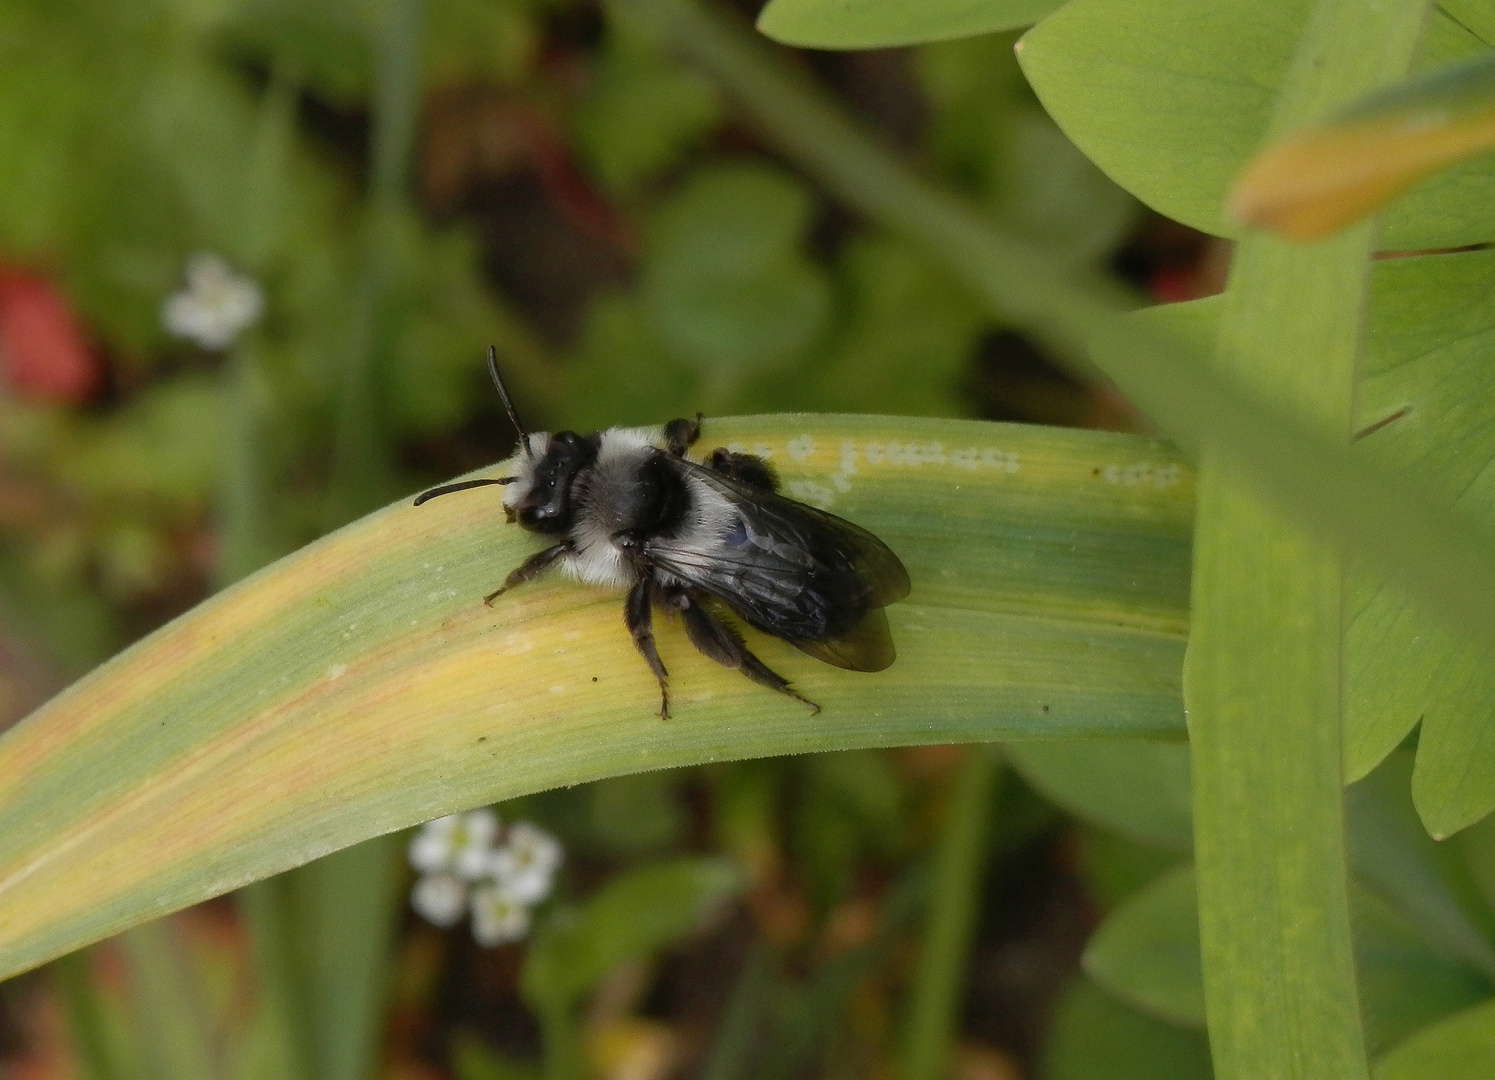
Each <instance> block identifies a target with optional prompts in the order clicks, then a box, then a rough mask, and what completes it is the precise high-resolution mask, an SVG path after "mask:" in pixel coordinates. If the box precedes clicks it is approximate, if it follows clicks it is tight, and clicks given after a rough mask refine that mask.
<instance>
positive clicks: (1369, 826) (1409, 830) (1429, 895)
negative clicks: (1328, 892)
mask: <svg viewBox="0 0 1495 1080" xmlns="http://www.w3.org/2000/svg"><path fill="white" fill-rule="evenodd" d="M1411 775H1412V754H1411V752H1410V751H1405V750H1398V751H1396V752H1394V753H1392V754H1391V755H1389V756H1388V757H1387V758H1386V760H1385V761H1384V762H1382V763H1381V766H1380V767H1379V768H1377V769H1376V771H1375V772H1373V773H1371V774H1370V775H1369V776H1367V777H1365V779H1363V780H1361V781H1359V782H1358V783H1355V784H1351V785H1350V787H1349V788H1348V789H1346V791H1345V800H1346V804H1345V813H1346V819H1347V822H1348V826H1349V844H1350V860H1351V863H1352V864H1353V865H1354V867H1355V874H1356V876H1357V877H1358V878H1359V879H1360V881H1361V882H1363V883H1364V884H1365V886H1366V887H1367V888H1368V889H1370V890H1371V891H1372V892H1374V893H1375V894H1376V895H1377V896H1379V897H1380V898H1381V899H1382V900H1385V901H1386V902H1387V903H1388V904H1391V905H1392V906H1393V907H1395V908H1396V909H1397V910H1398V911H1399V912H1401V913H1402V914H1403V915H1405V916H1406V917H1407V918H1408V919H1409V920H1411V921H1412V922H1413V923H1414V924H1415V925H1416V926H1417V927H1418V929H1419V930H1421V931H1422V933H1423V934H1424V935H1425V936H1426V937H1427V939H1428V940H1429V941H1430V942H1432V943H1434V944H1435V945H1436V946H1437V947H1438V948H1439V949H1441V950H1442V951H1443V952H1444V953H1445V954H1446V955H1448V956H1451V957H1454V958H1456V959H1457V960H1459V961H1460V962H1461V963H1463V964H1464V965H1465V966H1467V967H1468V968H1470V969H1471V970H1473V971H1479V972H1482V973H1483V974H1484V976H1485V978H1486V979H1489V980H1491V982H1492V983H1495V948H1492V946H1491V941H1492V940H1495V921H1492V915H1491V910H1490V909H1489V908H1488V907H1487V906H1486V905H1485V904H1484V903H1483V902H1482V899H1481V896H1480V893H1479V886H1478V884H1477V882H1476V881H1475V880H1474V879H1473V878H1471V877H1470V874H1469V872H1468V869H1467V868H1466V867H1465V865H1464V860H1463V859H1462V858H1461V855H1460V852H1459V851H1458V850H1456V849H1454V848H1452V847H1451V846H1449V845H1447V844H1439V843H1437V842H1435V841H1434V840H1432V839H1431V838H1430V837H1429V836H1428V834H1427V831H1426V830H1425V829H1424V828H1423V827H1422V823H1421V822H1420V821H1419V820H1418V818H1417V811H1416V809H1415V808H1414V807H1413V805H1412V791H1411V784H1410V780H1411Z"/></svg>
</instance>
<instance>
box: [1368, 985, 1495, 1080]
mask: <svg viewBox="0 0 1495 1080" xmlns="http://www.w3.org/2000/svg"><path fill="white" fill-rule="evenodd" d="M1491 1075H1495V1001H1487V1002H1485V1003H1484V1004H1482V1005H1476V1006H1474V1007H1473V1008H1470V1009H1465V1010H1464V1011H1463V1012H1461V1013H1459V1014H1458V1015H1457V1016H1450V1017H1449V1018H1448V1019H1447V1020H1444V1021H1443V1022H1442V1023H1439V1024H1434V1025H1433V1026H1432V1027H1430V1028H1427V1029H1426V1030H1424V1031H1419V1032H1418V1033H1417V1034H1416V1035H1413V1036H1412V1037H1411V1038H1409V1039H1407V1040H1406V1041H1405V1042H1403V1043H1401V1044H1399V1045H1398V1046H1396V1047H1395V1048H1393V1049H1392V1050H1391V1051H1390V1052H1389V1053H1388V1054H1387V1055H1386V1056H1385V1057H1383V1058H1382V1059H1381V1060H1380V1061H1378V1062H1377V1063H1376V1080H1471V1078H1472V1077H1476V1076H1491Z"/></svg>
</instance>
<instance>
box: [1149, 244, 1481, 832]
mask: <svg viewBox="0 0 1495 1080" xmlns="http://www.w3.org/2000/svg"><path fill="white" fill-rule="evenodd" d="M1492 281H1495V253H1492V252H1486V251H1474V252H1461V253H1455V254H1448V255H1434V256H1423V257H1418V258H1405V259H1383V260H1378V261H1376V262H1375V263H1374V264H1373V267H1372V271H1371V279H1370V289H1369V297H1368V304H1367V313H1366V320H1367V322H1366V332H1365V334H1364V336H1363V341H1364V345H1363V348H1362V357H1361V366H1360V375H1359V380H1358V382H1357V385H1356V401H1355V419H1354V423H1353V426H1354V428H1355V429H1356V430H1357V431H1359V432H1360V433H1361V435H1360V438H1359V439H1358V441H1357V443H1356V448H1355V449H1356V453H1357V454H1360V455H1363V456H1364V457H1365V458H1366V459H1367V460H1369V461H1371V462H1374V463H1376V464H1380V465H1386V466H1392V467H1399V468H1401V469H1404V470H1406V471H1408V472H1409V473H1415V474H1416V475H1418V476H1419V477H1422V478H1423V479H1424V481H1425V482H1426V483H1427V484H1428V485H1429V487H1431V488H1433V489H1434V490H1436V491H1439V492H1441V493H1442V494H1444V495H1445V496H1446V497H1447V498H1448V499H1449V500H1451V501H1452V500H1457V502H1458V505H1459V506H1460V508H1461V509H1463V510H1464V511H1465V512H1466V513H1467V514H1468V516H1469V517H1470V518H1471V519H1472V520H1475V521H1479V522H1482V523H1485V524H1486V525H1495V477H1492V474H1491V472H1490V469H1489V465H1490V463H1491V462H1492V461H1495V432H1492V431H1491V429H1490V427H1489V425H1488V424H1487V423H1486V422H1485V419H1484V418H1485V416H1486V415H1487V414H1488V406H1487V404H1486V403H1487V402H1489V401H1490V399H1491V393H1490V389H1489V380H1488V378H1487V367H1488V364H1487V359H1488V352H1489V349H1490V343H1491V340H1492V338H1495V316H1492V315H1491V313H1490V309H1489V305H1488V303H1487V298H1488V294H1489V288H1490V283H1491V282H1492ZM1219 306H1220V300H1219V299H1218V298H1210V299H1207V300H1196V301H1191V302H1189V303H1187V304H1172V305H1168V306H1166V307H1160V308H1153V309H1151V310H1149V311H1148V312H1147V313H1146V314H1145V315H1144V316H1142V317H1143V318H1145V319H1146V320H1148V321H1150V322H1153V323H1154V324H1155V325H1159V326H1165V327H1167V328H1168V329H1169V330H1170V331H1173V332H1175V333H1177V334H1179V335H1181V336H1182V337H1184V338H1185V339H1186V340H1188V341H1191V342H1196V341H1197V342H1203V341H1207V340H1208V339H1209V337H1210V335H1211V334H1212V333H1213V326H1214V324H1215V320H1216V319H1217V317H1218V313H1219ZM1346 606H1347V610H1348V612H1349V617H1348V620H1347V623H1346V628H1345V642H1346V654H1345V655H1346V664H1347V671H1346V682H1345V692H1346V705H1345V747H1344V756H1345V773H1346V776H1347V778H1348V779H1351V780H1356V779H1359V778H1360V777H1363V776H1365V775H1366V774H1368V773H1369V772H1370V771H1371V770H1372V769H1374V768H1375V767H1376V765H1377V764H1378V763H1379V762H1381V761H1382V760H1383V759H1384V758H1385V757H1386V755H1387V754H1388V753H1390V752H1391V750H1392V749H1393V748H1394V747H1396V746H1397V745H1398V744H1399V743H1401V741H1402V740H1403V739H1405V738H1406V736H1407V735H1408V733H1409V732H1410V731H1411V730H1412V729H1413V728H1414V727H1415V726H1416V725H1417V724H1418V722H1419V720H1420V721H1421V723H1422V735H1421V738H1420V739H1419V741H1418V751H1417V761H1418V765H1417V772H1416V774H1415V777H1414V781H1413V784H1414V791H1415V793H1416V798H1417V806H1418V811H1419V813H1420V814H1421V815H1422V819H1423V821H1424V823H1425V824H1426V825H1427V828H1428V830H1429V831H1430V832H1432V833H1433V834H1434V835H1436V836H1447V835H1449V834H1451V833H1454V832H1456V831H1458V830H1459V829H1461V828H1463V827H1465V826H1467V825H1468V824H1470V823H1471V822H1473V821H1477V820H1479V819H1480V818H1481V817H1483V816H1484V815H1485V814H1486V813H1488V812H1489V811H1490V809H1491V808H1492V807H1495V739H1492V738H1491V736H1490V730H1491V729H1490V724H1489V717H1490V702H1491V701H1492V700H1495V672H1492V669H1491V665H1490V663H1489V661H1488V658H1487V654H1486V653H1485V652H1484V651H1483V650H1482V648H1481V647H1480V646H1479V645H1478V644H1476V643H1475V642H1474V641H1473V640H1471V639H1470V638H1469V637H1468V636H1467V635H1464V634H1460V633H1458V632H1456V631H1453V630H1450V629H1447V628H1446V627H1445V626H1444V625H1443V623H1442V622H1441V621H1440V620H1438V619H1436V618H1434V617H1433V616H1431V615H1429V614H1427V613H1425V611H1424V610H1423V609H1422V608H1420V607H1419V606H1417V605H1415V604H1414V603H1413V602H1412V601H1411V600H1409V598H1408V597H1407V595H1406V594H1405V592H1404V591H1403V590H1402V589H1400V588H1397V587H1396V586H1395V585H1393V584H1391V583H1388V581H1387V580H1386V576H1385V575H1384V574H1380V573H1374V572H1372V571H1369V570H1364V569H1362V570H1360V571H1358V572H1357V573H1356V574H1354V575H1353V576H1352V578H1351V587H1350V592H1349V596H1348V598H1347V604H1346Z"/></svg>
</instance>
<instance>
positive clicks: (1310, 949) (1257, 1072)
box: [1184, 0, 1424, 1080]
mask: <svg viewBox="0 0 1495 1080" xmlns="http://www.w3.org/2000/svg"><path fill="white" fill-rule="evenodd" d="M1423 9H1424V3H1423V0H1399V2H1392V3H1386V4H1382V5H1379V6H1368V5H1366V4H1364V3H1361V2H1359V0H1321V2H1320V3H1319V4H1318V6H1317V8H1316V9H1315V11H1314V13H1313V15H1312V17H1311V18H1310V19H1309V22H1308V25H1307V28H1306V29H1305V31H1304V34H1303V37H1302V39H1301V40H1300V42H1299V45H1298V50H1297V54H1296V56H1295V58H1294V62H1293V65H1292V67H1291V69H1290V70H1289V72H1288V74H1287V77H1286V78H1285V79H1284V81H1283V85H1282V88H1281V90H1280V91H1279V95H1278V100H1277V106H1276V109H1275V111H1274V115H1273V119H1272V125H1271V129H1272V130H1271V135H1274V136H1277V137H1280V136H1282V135H1283V134H1285V133H1287V132H1289V131H1293V130H1295V129H1297V128H1299V127H1302V126H1303V125H1305V124H1308V123H1311V122H1313V121H1316V120H1319V119H1321V118H1322V117H1323V116H1325V115H1326V114H1328V113H1330V112H1332V111H1333V110H1334V109H1336V108H1337V107H1340V106H1342V105H1344V104H1346V103H1348V102H1349V101H1352V100H1354V99H1355V98H1358V97H1360V96H1361V95H1363V94H1364V93H1366V92H1368V91H1370V90H1373V89H1375V88H1376V87H1377V86H1379V85H1381V84H1383V83H1385V82H1387V81H1390V80H1392V79H1395V78H1397V77H1399V76H1401V75H1403V74H1404V73H1405V71H1406V68H1407V65H1408V64H1409V63H1410V60H1411V55H1412V50H1413V47H1414V45H1415V44H1416V41H1417V35H1418V32H1419V30H1420V28H1421V25H1422V17H1423ZM1373 251H1374V232H1373V224H1372V223H1371V222H1365V223H1363V224H1361V225H1359V226H1356V227H1354V228H1351V229H1348V230H1346V231H1345V232H1342V233H1340V234H1338V235H1337V236H1335V237H1334V238H1332V239H1330V240H1328V241H1325V242H1323V243H1319V244H1315V245H1309V246H1303V245H1298V246H1294V245H1290V244H1287V243H1285V242H1283V241H1280V240H1276V239H1273V238H1270V237H1266V236H1251V237H1247V238H1246V239H1244V240H1242V241H1241V243H1240V244H1239V245H1238V246H1237V248H1236V252H1235V258H1234V261H1233V264H1232V269H1231V275H1230V283H1229V287H1228V289H1227V290H1226V294H1225V298H1224V308H1225V310H1224V315H1223V317H1222V319H1221V324H1220V329H1219V337H1218V361H1217V362H1218V364H1219V365H1220V367H1221V368H1222V369H1223V370H1224V371H1225V372H1227V373H1228V374H1229V376H1230V377H1232V378H1234V379H1235V380H1237V381H1238V382H1239V383H1241V384H1244V385H1248V386H1253V387H1254V388H1255V391H1256V393H1258V394H1259V395H1261V396H1262V397H1263V398H1264V399H1267V400H1272V401H1275V402H1276V403H1277V404H1278V405H1279V407H1281V408H1282V409H1284V410H1285V411H1287V412H1289V413H1290V414H1292V415H1295V416H1298V417H1301V418H1302V420H1301V422H1302V423H1304V424H1305V425H1308V426H1311V427H1312V428H1313V429H1315V430H1317V431H1318V432H1320V433H1321V434H1322V437H1324V438H1326V439H1328V440H1332V441H1336V442H1339V443H1341V444H1342V445H1348V443H1349V439H1350V433H1351V428H1352V423H1353V416H1354V394H1355V380H1356V363H1357V357H1358V353H1359V339H1360V333H1361V323H1362V315H1363V311H1364V307H1365V303H1366V290H1367V286H1368V283H1369V277H1370V258H1371V255H1372V253H1373ZM1192 595H1193V597H1194V604H1193V614H1192V619H1191V626H1190V641H1189V652H1188V656H1187V660H1186V662H1185V667H1184V703H1185V706H1186V707H1187V709H1188V715H1189V731H1190V744H1191V748H1192V759H1193V779H1194V808H1195V809H1194V839H1195V844H1194V850H1195V866H1196V870H1197V881H1198V889H1199V924H1200V925H1199V931H1200V947H1201V955H1202V958H1203V962H1204V989H1205V1006H1206V1014H1207V1016H1208V1020H1209V1031H1210V1049H1211V1055H1212V1056H1213V1058H1214V1065H1215V1075H1216V1076H1217V1077H1219V1078H1220V1080H1247V1078H1254V1077H1266V1076H1270V1077H1281V1078H1283V1080H1287V1078H1301V1080H1310V1078H1315V1080H1316V1078H1320V1077H1324V1078H1328V1077H1335V1078H1338V1077H1344V1078H1355V1077H1366V1076H1368V1065H1367V1062H1366V1051H1365V1043H1364V1037H1363V1035H1362V1031H1361V1021H1360V1008H1359V997H1358V992H1357V988H1356V981H1355V960H1354V946H1353V942H1352V940H1351V933H1350V915H1349V897H1348V885H1349V879H1348V873H1349V871H1348V859H1347V855H1346V849H1345V831H1344V797H1343V788H1344V777H1343V775H1342V761H1343V749H1342V745H1341V734H1342V726H1343V700H1342V688H1343V681H1344V675H1343V640H1344V637H1343V626H1344V567H1343V552H1342V550H1341V548H1340V546H1339V545H1338V544H1337V543H1334V542H1332V541H1326V540H1325V539H1324V538H1322V537H1319V536H1313V535H1311V534H1308V533H1305V532H1304V531H1303V530H1302V529H1301V528H1300V527H1299V526H1298V525H1297V524H1296V523H1294V522H1291V521H1289V520H1287V519H1286V518H1284V516H1283V515H1282V514H1281V512H1280V510H1279V509H1278V508H1277V507H1275V506H1272V505H1271V504H1269V503H1267V502H1264V501H1263V500H1262V498H1261V496H1260V494H1259V493H1258V492H1257V491H1255V490H1253V489H1252V488H1250V487H1248V486H1245V485H1242V484H1241V482H1240V480H1239V469H1238V466H1237V463H1236V462H1234V461H1231V460H1230V459H1229V458H1227V457H1224V456H1222V455H1220V454H1218V453H1216V452H1213V450H1211V452H1208V453H1206V455H1205V457H1204V461H1203V467H1202V469H1201V473H1200V489H1199V508H1198V515H1197V518H1196V524H1195V542H1194V584H1193V589H1192Z"/></svg>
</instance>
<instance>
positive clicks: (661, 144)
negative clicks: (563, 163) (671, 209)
mask: <svg viewBox="0 0 1495 1080" xmlns="http://www.w3.org/2000/svg"><path fill="white" fill-rule="evenodd" d="M603 11H604V13H605V14H606V15H608V16H609V20H608V27H607V36H606V38H605V39H604V49H603V54H602V59H601V62H600V64H599V65H598V70H597V72H596V75H595V77H594V78H593V80H592V82H591V85H590V86H588V88H587V93H586V97H585V98H584V99H583V101H582V103H581V107H580V109H579V110H578V111H577V113H576V119H575V121H574V125H575V133H576V137H577V141H578V147H579V149H580V150H581V152H582V154H584V155H585V157H586V159H587V160H588V162H589V164H590V165H591V167H592V172H593V174H594V175H595V176H596V177H597V178H598V179H599V180H600V181H602V183H603V184H604V185H605V186H606V187H607V188H609V189H610V190H612V191H615V192H618V193H620V194H624V195H627V194H629V193H631V192H633V191H634V190H636V189H637V188H638V186H639V185H640V184H642V183H643V182H645V181H647V180H649V179H650V178H651V177H654V176H656V175H658V174H659V173H660V172H661V171H662V170H664V169H666V168H668V167H669V166H670V165H672V164H674V163H675V162H676V161H677V160H678V159H679V158H680V157H681V155H683V154H684V153H685V152H686V151H687V150H689V149H690V148H691V146H692V145H693V144H695V143H696V142H698V141H699V140H700V139H701V138H703V137H704V136H705V135H706V134H707V132H709V131H710V130H711V129H712V128H714V127H716V126H717V125H718V124H719V123H720V122H721V115H722V106H721V100H720V98H719V97H718V95H717V93H716V88H715V87H713V86H712V85H711V83H710V82H709V81H708V80H707V79H706V78H705V76H703V75H702V74H701V73H700V72H698V71H694V70H692V69H690V68H688V67H685V66H684V65H682V64H680V63H679V62H678V61H675V60H673V59H671V58H669V57H666V56H664V55H662V53H661V52H660V50H659V48H658V47H657V45H656V44H655V43H654V42H653V41H651V40H650V39H649V37H648V35H645V34H639V33H637V32H636V31H634V30H633V28H632V27H630V26H629V25H628V23H627V22H626V20H623V19H619V18H617V17H616V15H617V9H616V8H612V7H607V6H604V8H603Z"/></svg>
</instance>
